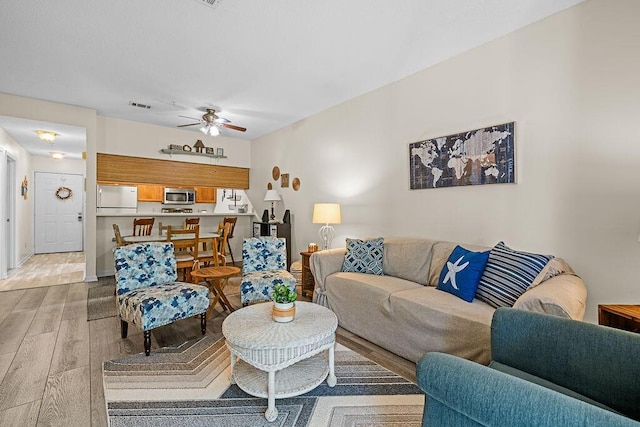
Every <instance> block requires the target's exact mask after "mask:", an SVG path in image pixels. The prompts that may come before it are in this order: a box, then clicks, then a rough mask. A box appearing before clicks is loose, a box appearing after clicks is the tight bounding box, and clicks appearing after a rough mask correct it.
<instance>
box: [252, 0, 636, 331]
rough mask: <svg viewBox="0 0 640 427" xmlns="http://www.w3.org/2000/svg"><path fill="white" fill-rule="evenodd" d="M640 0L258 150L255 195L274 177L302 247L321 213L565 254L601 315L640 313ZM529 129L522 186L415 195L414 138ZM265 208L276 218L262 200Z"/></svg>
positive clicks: (517, 37) (555, 25)
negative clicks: (610, 310) (603, 310)
mask: <svg viewBox="0 0 640 427" xmlns="http://www.w3.org/2000/svg"><path fill="white" fill-rule="evenodd" d="M638 16H640V2H638V1H635V0H613V1H611V0H610V1H605V0H590V1H587V2H585V3H583V4H581V5H579V6H576V7H573V8H571V9H568V10H566V11H564V12H561V13H559V14H557V15H554V16H551V17H549V18H547V19H544V20H542V21H539V22H537V23H535V24H533V25H530V26H528V27H526V28H524V29H521V30H519V31H517V32H514V33H512V34H509V35H507V36H505V37H503V38H500V39H498V40H495V41H493V42H491V43H488V44H486V45H483V46H481V47H479V48H476V49H473V50H471V51H468V52H466V53H464V54H462V55H460V56H458V57H455V58H453V59H451V60H448V61H446V62H444V63H442V64H439V65H437V66H434V67H431V68H429V69H426V70H423V71H422V72H419V73H417V74H415V75H413V76H410V77H408V78H406V79H404V80H401V81H399V82H396V83H394V84H391V85H388V86H385V87H383V88H381V89H379V90H376V91H374V92H371V93H369V94H366V95H364V96H361V97H359V98H356V99H353V100H350V101H348V102H346V103H343V104H341V105H338V106H336V107H334V108H331V109H329V110H327V111H324V112H322V113H320V114H317V115H315V116H313V117H310V118H308V119H306V120H302V121H300V122H298V123H295V124H293V125H291V126H289V127H287V128H284V129H281V130H279V131H277V132H274V133H272V134H270V135H267V136H265V137H263V138H260V139H258V140H256V141H253V143H252V153H251V155H252V162H251V163H252V169H251V183H252V185H251V190H250V192H249V193H250V196H251V198H252V200H254V201H258V200H262V196H263V195H264V192H265V190H266V185H267V182H272V179H271V168H272V167H273V166H276V165H277V166H279V167H280V170H281V171H282V172H287V173H290V174H291V178H293V177H296V176H297V177H299V178H300V179H301V182H302V186H301V189H300V191H298V192H294V191H293V190H292V189H291V188H288V189H281V188H280V186H279V185H276V188H277V189H279V190H281V193H282V196H283V199H284V202H283V203H280V204H278V207H277V209H278V212H279V215H282V212H283V209H284V208H288V209H291V211H292V213H293V214H294V230H295V231H294V237H293V240H294V242H293V243H294V248H293V249H294V253H296V252H298V251H300V250H303V249H304V248H306V245H307V243H308V242H310V241H317V240H318V238H317V234H316V233H317V230H318V226H317V225H314V224H311V213H312V207H313V203H316V202H339V203H341V205H342V218H343V223H342V224H340V225H338V226H336V239H335V240H334V247H337V246H344V238H345V237H347V236H349V237H364V236H377V235H381V236H421V237H432V238H438V239H445V240H451V241H458V242H466V243H477V244H484V245H493V244H495V243H497V242H498V241H500V240H504V241H505V243H506V244H507V245H509V246H511V247H513V248H516V249H522V250H529V251H539V252H542V253H551V254H555V255H557V256H560V257H563V258H565V259H566V260H567V261H568V262H569V263H570V264H571V265H572V266H573V267H574V268H575V270H576V271H577V273H578V274H579V275H580V276H581V277H582V278H583V279H584V281H585V283H586V285H587V287H588V290H589V298H588V307H587V314H586V319H587V320H589V321H596V317H597V314H596V313H597V305H598V304H603V303H621V304H625V303H626V304H633V303H635V304H638V303H640V286H639V284H638V283H639V282H640V244H638V242H637V240H638V234H639V233H640V173H639V172H638V163H639V160H640V141H638V139H639V138H640V121H639V118H640V78H639V77H638V76H640V55H638V52H640V26H638V25H637V24H636V22H635V20H636V18H637V17H638ZM508 121H516V122H517V123H516V146H517V147H516V150H517V151H516V156H517V158H516V161H517V184H502V185H487V186H473V187H460V188H440V189H430V190H415V191H410V190H409V189H408V188H409V172H408V144H409V143H411V142H415V141H420V140H423V139H426V138H432V137H438V136H443V135H447V134H451V133H456V132H460V131H465V130H470V129H475V128H479V127H484V126H488V125H493V124H498V123H503V122H508ZM255 208H256V209H257V211H258V212H261V210H262V209H264V208H267V204H266V203H264V202H259V203H255Z"/></svg>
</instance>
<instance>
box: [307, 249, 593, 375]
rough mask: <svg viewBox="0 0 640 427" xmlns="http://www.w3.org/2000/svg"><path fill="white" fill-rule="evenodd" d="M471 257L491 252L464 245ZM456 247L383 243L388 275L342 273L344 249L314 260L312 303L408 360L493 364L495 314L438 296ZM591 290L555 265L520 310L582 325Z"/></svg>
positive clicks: (321, 254)
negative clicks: (441, 357)
mask: <svg viewBox="0 0 640 427" xmlns="http://www.w3.org/2000/svg"><path fill="white" fill-rule="evenodd" d="M460 245H461V246H463V247H464V248H466V249H469V250H473V251H481V250H488V249H490V248H487V247H480V246H475V245H465V244H460ZM455 246H456V243H451V242H443V241H436V240H427V239H405V238H385V239H384V258H383V269H384V276H377V275H372V274H363V273H346V272H341V268H342V263H343V260H344V254H345V252H346V249H345V248H341V249H331V250H328V251H321V252H316V253H314V254H313V255H312V256H311V259H310V261H311V271H312V273H313V276H314V279H315V290H314V293H313V301H314V302H316V303H318V304H320V305H323V306H325V307H328V308H330V309H331V310H333V311H334V312H335V313H336V315H337V316H338V323H339V325H340V326H341V327H343V328H344V329H346V330H348V331H350V332H353V333H354V334H356V335H358V336H361V337H362V338H365V339H366V340H368V341H371V342H373V343H375V344H377V345H379V346H381V347H383V348H385V349H387V350H389V351H391V352H393V353H395V354H397V355H399V356H402V357H404V358H405V359H408V360H411V361H414V362H416V361H418V359H419V358H420V357H421V356H422V355H424V354H425V353H427V352H431V351H438V352H443V353H449V354H453V355H456V356H459V357H463V358H465V359H469V360H473V361H476V362H479V363H483V364H488V363H489V361H490V360H491V354H490V325H491V318H492V316H493V312H494V311H495V309H494V308H493V307H491V306H490V305H488V304H486V303H484V302H482V301H479V300H477V299H474V300H473V302H471V303H468V302H466V301H464V300H462V299H460V298H458V297H456V296H454V295H452V294H449V293H447V292H443V291H440V290H438V289H436V286H437V284H438V278H439V276H440V271H441V270H442V267H443V266H444V264H445V263H446V261H447V258H448V257H449V255H450V254H451V252H452V251H453V249H454V248H455ZM586 298H587V291H586V288H585V286H584V283H583V282H582V279H580V278H579V277H578V276H576V275H575V274H574V273H573V271H572V270H571V268H570V267H569V266H568V265H567V264H566V263H565V262H564V261H563V260H562V259H560V258H554V259H552V260H551V261H550V262H549V263H548V264H547V266H546V267H545V268H544V269H543V270H542V271H541V272H540V274H539V275H538V277H537V278H536V280H535V281H534V282H533V284H532V285H531V286H530V287H529V289H528V290H527V291H526V292H525V293H524V294H523V295H522V296H520V298H519V299H518V300H517V301H516V303H515V305H514V307H517V308H521V309H525V310H530V311H537V312H542V313H550V314H554V315H557V316H563V317H568V318H572V319H577V320H582V318H583V316H584V310H585V303H586Z"/></svg>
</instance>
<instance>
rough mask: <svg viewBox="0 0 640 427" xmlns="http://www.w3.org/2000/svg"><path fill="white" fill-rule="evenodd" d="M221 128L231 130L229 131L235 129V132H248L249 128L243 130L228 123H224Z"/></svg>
mask: <svg viewBox="0 0 640 427" xmlns="http://www.w3.org/2000/svg"><path fill="white" fill-rule="evenodd" d="M220 126H222V127H225V128H229V129H233V130H239V131H240V132H244V131H246V130H247V128H242V127H240V126H234V125H230V124H227V123H222V124H221V125H220Z"/></svg>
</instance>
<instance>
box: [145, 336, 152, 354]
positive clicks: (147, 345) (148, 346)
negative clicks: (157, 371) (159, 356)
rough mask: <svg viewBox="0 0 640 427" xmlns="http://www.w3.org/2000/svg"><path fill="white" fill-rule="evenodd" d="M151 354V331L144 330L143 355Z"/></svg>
mask: <svg viewBox="0 0 640 427" xmlns="http://www.w3.org/2000/svg"><path fill="white" fill-rule="evenodd" d="M150 354H151V331H144V355H145V356H148V355H150Z"/></svg>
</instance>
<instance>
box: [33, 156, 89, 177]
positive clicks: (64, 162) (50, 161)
mask: <svg viewBox="0 0 640 427" xmlns="http://www.w3.org/2000/svg"><path fill="white" fill-rule="evenodd" d="M31 169H32V170H33V171H34V172H51V173H68V174H76V175H84V174H85V171H86V161H84V160H77V159H60V160H56V159H54V158H52V157H50V156H31Z"/></svg>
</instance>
